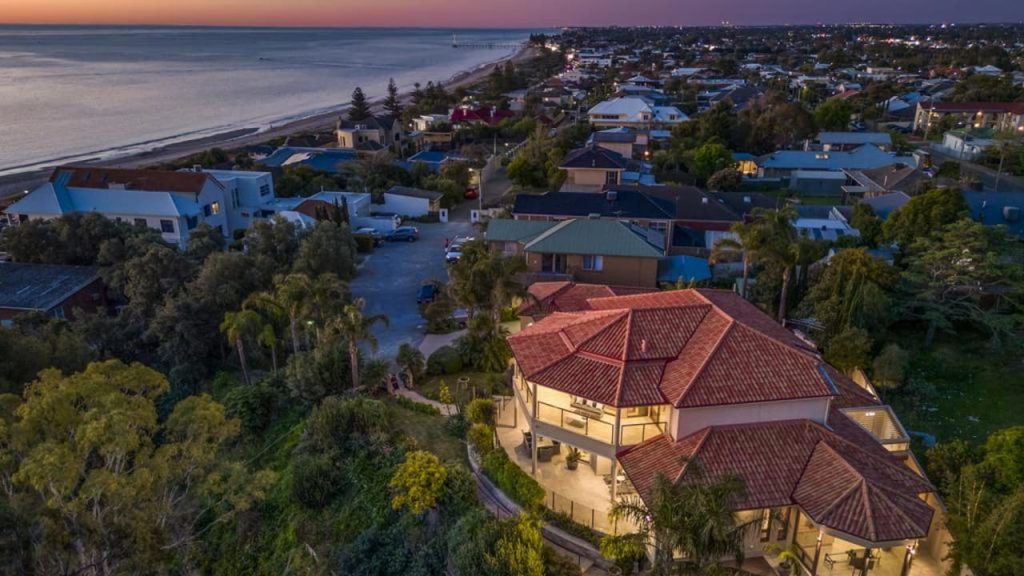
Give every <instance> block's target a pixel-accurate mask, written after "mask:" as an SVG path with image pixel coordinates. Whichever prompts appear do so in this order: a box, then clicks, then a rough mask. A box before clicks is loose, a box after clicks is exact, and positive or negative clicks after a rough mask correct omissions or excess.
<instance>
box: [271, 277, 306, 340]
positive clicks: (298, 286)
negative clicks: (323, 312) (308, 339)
mask: <svg viewBox="0 0 1024 576" xmlns="http://www.w3.org/2000/svg"><path fill="white" fill-rule="evenodd" d="M311 291H312V289H311V287H310V280H309V276H306V275H305V274H288V275H287V276H284V275H279V276H277V277H276V278H274V295H273V298H274V299H275V300H276V301H277V302H278V304H279V305H280V306H281V307H282V308H283V309H284V310H285V311H287V314H288V330H289V332H290V333H291V340H292V352H293V353H298V352H299V349H300V348H301V345H300V343H299V322H300V321H301V320H302V317H303V316H304V315H305V313H306V310H307V307H308V303H309V294H310V292H311Z"/></svg>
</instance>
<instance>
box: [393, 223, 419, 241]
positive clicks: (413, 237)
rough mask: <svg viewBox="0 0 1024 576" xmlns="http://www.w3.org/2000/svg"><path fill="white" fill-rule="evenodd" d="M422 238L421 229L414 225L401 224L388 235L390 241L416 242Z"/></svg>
mask: <svg viewBox="0 0 1024 576" xmlns="http://www.w3.org/2000/svg"><path fill="white" fill-rule="evenodd" d="M419 239H420V231H419V229H418V228H415V227H413V226H401V227H399V228H396V229H395V231H394V232H391V233H389V234H388V235H387V240H388V242H415V241H417V240H419Z"/></svg>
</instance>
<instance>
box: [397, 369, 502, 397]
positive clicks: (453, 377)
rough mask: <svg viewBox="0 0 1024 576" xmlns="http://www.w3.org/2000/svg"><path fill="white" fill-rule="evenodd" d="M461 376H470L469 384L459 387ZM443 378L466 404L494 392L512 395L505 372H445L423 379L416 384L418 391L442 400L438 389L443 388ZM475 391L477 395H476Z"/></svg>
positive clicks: (453, 395) (453, 393)
mask: <svg viewBox="0 0 1024 576" xmlns="http://www.w3.org/2000/svg"><path fill="white" fill-rule="evenodd" d="M459 378H469V385H468V386H464V387H462V388H460V387H459V385H458V381H459ZM441 380H444V381H445V383H446V384H448V392H449V393H451V395H452V397H453V398H455V400H456V402H458V403H460V404H462V405H465V404H467V403H469V401H470V400H472V399H473V398H480V397H484V398H490V397H491V396H493V395H494V394H504V395H511V394H512V390H511V389H510V388H509V387H508V385H507V384H506V383H505V375H504V374H492V373H489V372H460V373H458V374H445V375H444V376H431V377H429V378H427V379H424V380H421V382H420V383H419V384H417V386H416V391H417V392H419V393H420V394H423V395H424V396H426V397H427V398H430V399H431V400H437V401H440V400H441V398H440V397H439V395H438V390H439V389H440V388H441ZM474 392H475V394H476V395H475V396H474Z"/></svg>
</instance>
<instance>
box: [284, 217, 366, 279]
mask: <svg viewBox="0 0 1024 576" xmlns="http://www.w3.org/2000/svg"><path fill="white" fill-rule="evenodd" d="M292 270H293V271H294V272H298V273H301V274H306V275H307V276H309V277H311V278H315V277H317V276H319V275H321V274H327V273H330V274H334V275H335V276H337V277H338V278H340V279H342V280H349V279H351V278H352V277H353V276H355V274H356V242H355V240H354V239H353V238H352V232H351V229H350V228H349V227H348V225H347V224H336V223H334V222H330V221H327V220H323V221H320V222H317V224H316V227H314V228H313V231H312V232H310V233H309V234H308V235H307V236H305V237H304V238H303V239H302V241H301V243H300V244H299V250H298V253H297V254H296V255H295V263H294V265H293V267H292Z"/></svg>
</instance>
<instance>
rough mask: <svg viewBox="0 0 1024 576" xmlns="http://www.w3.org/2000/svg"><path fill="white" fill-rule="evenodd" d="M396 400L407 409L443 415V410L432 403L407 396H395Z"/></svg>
mask: <svg viewBox="0 0 1024 576" xmlns="http://www.w3.org/2000/svg"><path fill="white" fill-rule="evenodd" d="M395 402H396V403H397V404H398V405H399V406H401V407H402V408H405V409H406V410H412V411H413V412H419V413H420V414H428V415H430V416H440V415H441V411H440V410H438V409H437V408H434V407H433V406H431V405H430V404H423V403H420V402H416V401H414V400H410V399H408V398H406V397H405V396H395Z"/></svg>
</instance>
